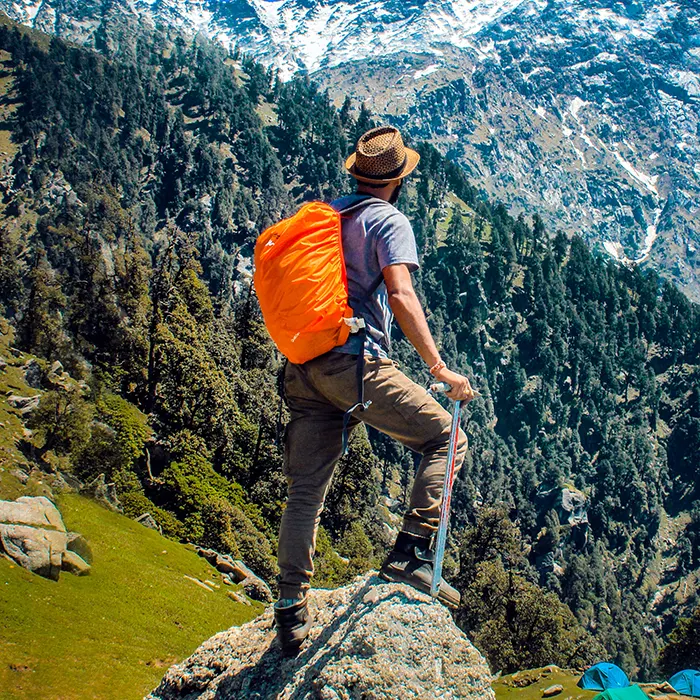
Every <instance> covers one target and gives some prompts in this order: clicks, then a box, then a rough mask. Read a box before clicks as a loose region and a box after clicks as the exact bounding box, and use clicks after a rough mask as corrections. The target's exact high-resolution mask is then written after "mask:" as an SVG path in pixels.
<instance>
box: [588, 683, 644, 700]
mask: <svg viewBox="0 0 700 700" xmlns="http://www.w3.org/2000/svg"><path fill="white" fill-rule="evenodd" d="M593 700H649V696H648V695H647V694H646V693H645V692H644V691H643V690H642V689H641V688H640V687H639V686H638V685H628V686H627V687H626V688H608V689H607V690H604V691H603V692H602V693H598V695H595V696H594V697H593Z"/></svg>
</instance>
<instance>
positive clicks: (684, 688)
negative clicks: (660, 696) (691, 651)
mask: <svg viewBox="0 0 700 700" xmlns="http://www.w3.org/2000/svg"><path fill="white" fill-rule="evenodd" d="M669 683H670V684H671V685H672V686H673V689H674V690H675V691H676V692H677V693H680V694H681V695H690V696H692V697H694V698H700V671H694V670H692V669H686V670H685V671H679V672H678V673H676V675H675V676H672V677H671V680H670V681H669Z"/></svg>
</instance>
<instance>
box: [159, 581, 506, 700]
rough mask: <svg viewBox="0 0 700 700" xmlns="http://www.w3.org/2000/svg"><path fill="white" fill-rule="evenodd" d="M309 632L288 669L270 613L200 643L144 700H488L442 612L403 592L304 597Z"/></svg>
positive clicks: (482, 680) (371, 586) (345, 591)
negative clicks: (307, 604)
mask: <svg viewBox="0 0 700 700" xmlns="http://www.w3.org/2000/svg"><path fill="white" fill-rule="evenodd" d="M310 608H311V612H312V614H313V616H314V620H315V624H314V627H313V629H312V632H311V635H310V638H309V641H308V642H307V643H306V645H305V646H304V647H302V650H301V653H300V655H299V656H298V657H297V658H295V659H285V658H284V657H282V655H281V652H280V650H279V649H278V647H277V643H276V641H275V630H274V627H273V610H272V607H269V608H267V610H266V611H265V613H264V614H263V615H261V616H260V617H258V618H257V619H256V620H253V621H252V622H250V623H248V624H246V625H243V626H242V627H232V628H231V629H230V630H227V631H225V632H221V633H220V634H217V635H216V636H215V637H212V638H211V639H210V640H209V641H207V642H205V643H204V644H203V645H202V646H201V647H200V648H199V649H198V650H197V651H196V652H195V653H194V654H193V655H192V656H191V657H190V658H189V659H187V660H186V661H184V662H183V663H181V664H178V665H177V666H174V667H173V668H171V669H170V670H169V671H168V672H167V673H166V674H165V677H164V678H163V680H162V682H161V684H160V685H159V686H158V688H157V689H156V690H154V691H153V693H151V694H150V695H149V696H148V700H175V699H176V698H177V699H180V700H184V698H188V700H194V698H198V699H199V700H206V699H207V698H209V699H213V698H217V700H234V699H235V700H238V699H240V700H243V698H245V699H246V700H254V699H255V698H258V699H259V700H263V699H264V698H265V699H266V698H279V700H283V699H284V698H296V699H298V700H301V699H302V698H307V699H309V700H311V699H312V698H319V699H321V698H323V699H324V700H340V699H341V698H342V699H344V700H345V699H347V700H349V699H350V698H363V699H364V700H395V699H396V698H402V700H408V699H409V698H428V697H430V698H453V699H455V700H456V699H457V698H469V699H470V700H491V699H492V698H494V697H495V696H494V694H493V691H492V690H491V674H490V672H489V669H488V666H487V664H486V662H485V661H484V659H483V657H482V656H481V654H480V653H479V652H478V651H477V650H476V649H475V648H474V647H473V646H472V644H471V643H470V642H469V640H468V639H467V638H466V636H465V635H464V634H463V633H462V632H461V631H460V630H459V629H458V628H457V627H456V626H455V624H454V622H453V621H452V618H451V617H450V615H449V613H448V611H447V609H446V608H444V607H443V606H442V605H440V604H439V603H436V602H434V601H433V600H432V599H431V598H430V597H428V596H426V595H423V594H421V593H418V592H417V591H415V590H413V589H412V588H409V587H407V586H403V585H399V584H386V583H382V582H381V581H380V580H379V579H377V578H375V577H365V578H359V579H357V580H356V581H355V582H354V583H353V584H351V585H349V586H347V587H345V588H340V589H337V590H316V591H312V593H311V599H310Z"/></svg>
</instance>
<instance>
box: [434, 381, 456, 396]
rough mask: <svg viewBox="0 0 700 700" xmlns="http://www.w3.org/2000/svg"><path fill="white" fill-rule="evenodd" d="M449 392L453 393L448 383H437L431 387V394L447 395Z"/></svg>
mask: <svg viewBox="0 0 700 700" xmlns="http://www.w3.org/2000/svg"><path fill="white" fill-rule="evenodd" d="M448 391H452V387H451V386H450V385H449V384H447V383H446V382H436V383H435V384H431V385H430V393H432V394H446V393H447V392H448Z"/></svg>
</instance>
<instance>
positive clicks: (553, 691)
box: [542, 685, 564, 698]
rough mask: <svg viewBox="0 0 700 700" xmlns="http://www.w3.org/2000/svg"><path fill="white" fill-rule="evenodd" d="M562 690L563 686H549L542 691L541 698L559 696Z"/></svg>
mask: <svg viewBox="0 0 700 700" xmlns="http://www.w3.org/2000/svg"><path fill="white" fill-rule="evenodd" d="M563 690H564V686H563V685H550V686H549V688H545V689H544V690H543V691H542V697H543V698H551V697H554V696H555V695H559V693H561V692H562V691H563Z"/></svg>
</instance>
